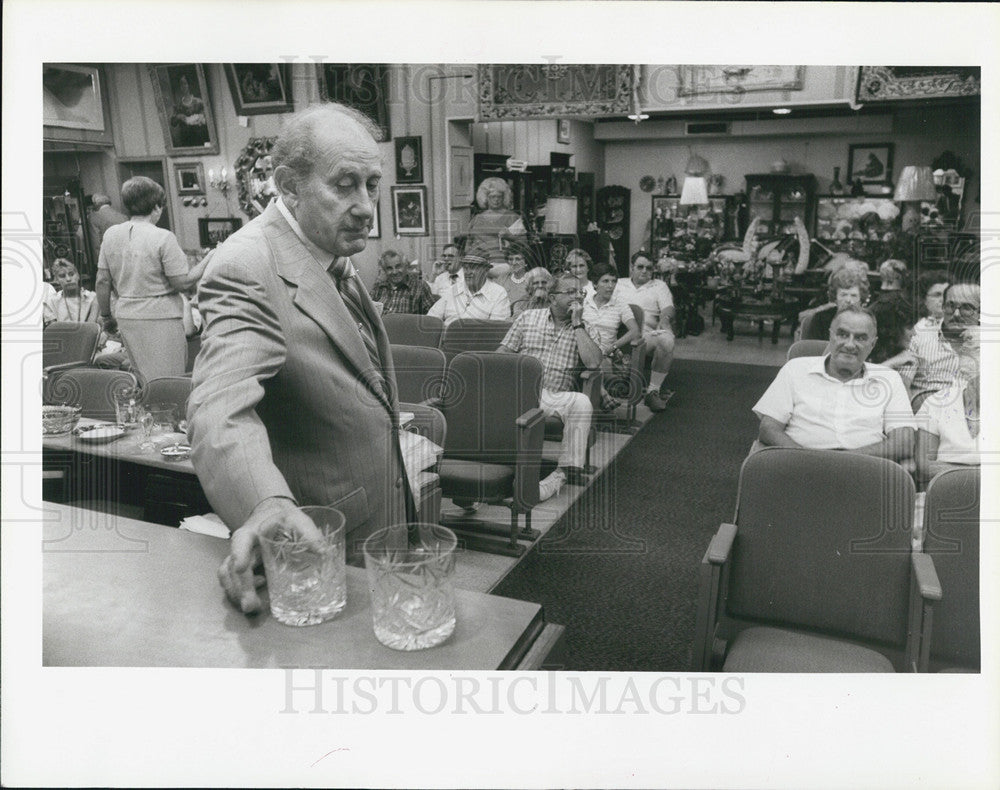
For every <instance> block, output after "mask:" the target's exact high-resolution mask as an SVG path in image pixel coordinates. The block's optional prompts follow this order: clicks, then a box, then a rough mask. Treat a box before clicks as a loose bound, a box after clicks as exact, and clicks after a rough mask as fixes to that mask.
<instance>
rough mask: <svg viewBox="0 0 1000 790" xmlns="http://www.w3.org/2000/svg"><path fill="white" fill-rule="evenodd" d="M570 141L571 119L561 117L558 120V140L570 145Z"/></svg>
mask: <svg viewBox="0 0 1000 790" xmlns="http://www.w3.org/2000/svg"><path fill="white" fill-rule="evenodd" d="M569 141H570V128H569V119H568V118H560V119H559V120H558V121H556V142H557V143H562V144H563V145H569Z"/></svg>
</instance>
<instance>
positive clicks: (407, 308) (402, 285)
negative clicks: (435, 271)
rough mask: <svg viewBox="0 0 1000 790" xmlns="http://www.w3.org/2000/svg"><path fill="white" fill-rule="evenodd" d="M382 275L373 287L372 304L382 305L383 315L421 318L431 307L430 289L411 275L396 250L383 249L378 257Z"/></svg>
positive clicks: (419, 279)
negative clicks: (405, 314)
mask: <svg viewBox="0 0 1000 790" xmlns="http://www.w3.org/2000/svg"><path fill="white" fill-rule="evenodd" d="M378 263H379V267H380V268H381V274H380V275H379V278H378V280H376V281H375V285H374V286H372V301H375V302H381V303H382V312H383V313H417V314H418V315H423V314H424V313H426V312H427V311H428V310H429V309H430V307H431V305H432V304H434V301H435V299H434V297H433V296H432V295H431V289H430V287H429V286H428V285H427V283H425V282H424V281H423V279H422V278H421V277H420V275H417V274H411V273H410V271H409V266H408V265H407V263H406V261H405V260H404V259H403V256H402V255H400V254H399V253H398V252H396V251H395V250H386V251H385V252H383V253H382V256H381V257H380V258H379V261H378Z"/></svg>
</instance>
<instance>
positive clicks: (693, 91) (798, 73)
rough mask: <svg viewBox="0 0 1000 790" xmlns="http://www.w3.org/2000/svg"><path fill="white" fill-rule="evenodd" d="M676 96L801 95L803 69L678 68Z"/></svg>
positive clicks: (757, 67)
mask: <svg viewBox="0 0 1000 790" xmlns="http://www.w3.org/2000/svg"><path fill="white" fill-rule="evenodd" d="M677 70H678V85H677V95H678V96H702V95H704V94H711V93H746V92H748V91H800V90H802V85H803V81H802V77H803V73H804V72H805V66H761V65H754V66H678V67H677Z"/></svg>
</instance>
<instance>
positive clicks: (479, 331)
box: [382, 305, 646, 425]
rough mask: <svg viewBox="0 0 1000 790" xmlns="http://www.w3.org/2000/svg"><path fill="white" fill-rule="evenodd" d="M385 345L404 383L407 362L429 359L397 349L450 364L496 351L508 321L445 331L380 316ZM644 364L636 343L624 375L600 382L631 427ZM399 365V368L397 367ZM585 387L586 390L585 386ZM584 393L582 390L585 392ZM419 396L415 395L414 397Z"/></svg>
mask: <svg viewBox="0 0 1000 790" xmlns="http://www.w3.org/2000/svg"><path fill="white" fill-rule="evenodd" d="M632 307H633V314H635V315H636V320H637V321H638V323H639V326H642V308H640V307H638V306H637V305H633V306H632ZM382 322H383V324H384V325H385V329H386V333H387V334H388V336H389V342H390V343H392V344H393V360H394V362H395V367H396V378H397V382H399V379H400V372H401V371H402V376H403V378H404V379H406V378H407V368H408V367H409V366H410V362H412V361H417V360H420V359H427V360H430V359H431V355H429V354H425V355H423V357H421V356H420V355H419V354H418V353H417V352H399V350H398V349H399V348H400V347H404V346H405V347H409V348H414V347H416V348H430V349H439V350H440V351H441V353H442V354H444V357H445V360H446V361H448V362H450V361H451V360H452V359H453V358H454V357H455V356H456V355H457V354H460V353H462V352H464V351H496V350H497V348H498V347H499V346H500V344H501V343H502V342H503V340H504V338H505V337H506V336H507V331H508V330H509V329H510V327H511V323H512V322H510V321H485V320H478V319H468V318H460V319H458V320H456V321H453V322H452V323H450V324H449V325H448V326H447V327H446V326H445V325H444V323H443V322H442V321H441V319H439V318H436V317H435V316H428V315H412V314H405V313H403V314H400V313H389V314H386V315H383V316H382ZM644 362H645V341H644V340H642V339H640V340H639V341H638V342H637V343H635V344H633V348H632V357H631V366H630V368H629V370H628V372H627V373H626V374H624V375H621V376H620V377H605V378H604V379H602V380H601V381H600V384H602V385H603V386H604V387H605V388H606V389H607V390H608V391H609V392H610V393H611V394H612V395H614V396H615V397H616V398H619V399H621V400H622V401H623V402H624V404H625V406H626V408H627V414H626V416H627V420H628V424H629V425H631V424H632V423H633V422H634V420H635V413H636V408H637V406H638V404H639V403H641V402H642V398H643V396H644V394H645V390H646V387H645V376H644V373H643V363H644ZM401 363H402V364H401ZM587 378H589V379H590V380H591V381H593V382H594V384H593V386H594V387H596V393H597V394H596V395H595V397H592V398H591V400H592V402H594V404H595V406H596V407H597V408H598V409H599V408H600V397H599V392H600V388H599V387H597V381H596V378H594V377H587ZM404 386H405V387H406V392H408V393H413V386H411V383H410V382H401V383H400V399H401V400H411V398H408V397H404V395H403V392H404ZM584 386H585V387H586V386H588V385H587V384H586V383H585V385H584ZM585 391H586V390H585ZM418 394H419V393H418ZM425 397H427V396H423V397H419V398H413V399H412V400H415V401H422V400H424V399H425Z"/></svg>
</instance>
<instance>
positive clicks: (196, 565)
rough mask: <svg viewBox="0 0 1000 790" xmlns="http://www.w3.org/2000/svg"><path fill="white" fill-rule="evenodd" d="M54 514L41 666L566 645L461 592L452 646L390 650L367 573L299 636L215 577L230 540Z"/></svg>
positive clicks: (83, 514)
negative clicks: (240, 603)
mask: <svg viewBox="0 0 1000 790" xmlns="http://www.w3.org/2000/svg"><path fill="white" fill-rule="evenodd" d="M46 507H47V508H48V509H49V513H50V517H49V518H48V519H47V521H46V523H45V525H44V528H43V535H44V539H43V542H42V582H43V593H42V664H43V665H44V666H107V667H219V668H242V667H258V668H260V667H269V668H278V667H280V668H286V667H323V668H330V669H414V670H430V669H448V670H492V669H518V670H528V669H541V668H542V667H543V666H545V667H547V666H550V665H549V664H548V663H547V661H546V659H547V657H549V656H550V655H552V657H553V659H555V657H556V655H555V654H556V652H557V651H558V648H560V647H561V637H562V632H563V628H562V626H558V625H554V624H551V623H548V624H547V623H546V622H545V618H544V614H543V612H542V607H541V606H539V605H538V604H535V603H528V602H525V601H515V600H512V599H510V598H500V597H498V596H495V595H484V594H482V593H475V592H469V591H465V590H459V591H457V625H456V628H455V633H454V634H452V636H451V637H450V638H449V639H448V640H447V641H445V642H444V643H443V644H441V645H438V646H437V647H434V648H430V649H428V650H417V651H413V652H402V651H397V650H391V649H389V648H387V647H385V646H383V645H382V644H381V643H379V642H378V641H377V640H376V639H375V635H374V632H373V631H372V622H371V603H370V600H369V593H368V585H367V582H366V580H365V574H364V571H362V570H359V569H357V568H351V567H348V569H347V574H348V588H347V606H346V607H345V608H344V611H342V612H341V613H340V614H339V615H338V616H337V617H336V618H334V619H333V620H330V621H328V622H326V623H320V624H319V625H314V626H307V627H302V628H295V627H292V626H286V625H282V624H281V623H279V622H278V621H276V620H274V619H273V618H272V617H271V616H270V614H269V613H266V612H265V613H262V614H259V615H257V616H255V617H246V616H245V615H243V614H241V613H240V612H239V611H237V610H236V609H235V608H234V607H232V606H231V605H230V604H229V603H227V601H226V600H225V596H224V594H223V591H222V588H221V587H220V586H219V582H218V580H217V577H216V570H217V569H218V567H219V563H220V562H221V561H222V559H223V557H225V555H226V553H227V552H228V550H229V544H228V542H227V541H225V540H221V539H219V538H212V537H207V536H205V535H196V534H193V533H191V532H187V531H185V530H178V529H171V528H169V527H164V526H162V525H158V524H149V523H147V522H143V521H136V520H134V519H128V518H122V517H114V516H109V515H106V514H103V513H96V512H94V511H89V510H80V509H77V508H72V507H68V506H65V505H54V504H47V505H46ZM457 560H458V562H459V563H461V561H462V557H461V555H459V556H458V558H457ZM553 668H554V665H553Z"/></svg>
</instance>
